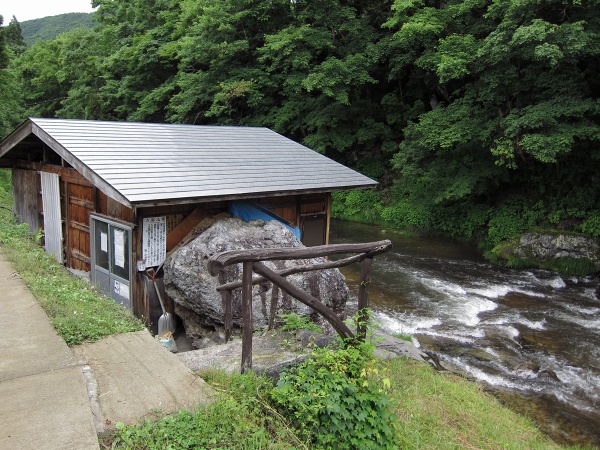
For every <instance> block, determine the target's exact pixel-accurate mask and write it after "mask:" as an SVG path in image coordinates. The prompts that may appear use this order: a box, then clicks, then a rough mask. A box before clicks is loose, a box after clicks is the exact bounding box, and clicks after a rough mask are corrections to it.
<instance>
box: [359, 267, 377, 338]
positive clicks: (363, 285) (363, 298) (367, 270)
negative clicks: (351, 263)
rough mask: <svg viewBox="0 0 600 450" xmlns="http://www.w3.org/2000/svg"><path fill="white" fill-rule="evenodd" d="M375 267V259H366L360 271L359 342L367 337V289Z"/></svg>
mask: <svg viewBox="0 0 600 450" xmlns="http://www.w3.org/2000/svg"><path fill="white" fill-rule="evenodd" d="M372 266H373V258H365V259H364V260H363V262H362V267H361V271H360V285H359V287H358V324H357V326H356V334H357V337H358V339H359V340H361V341H363V342H364V340H365V338H366V336H367V322H368V320H369V314H368V312H367V309H368V308H369V292H368V291H367V287H368V285H369V283H370V281H371V267H372Z"/></svg>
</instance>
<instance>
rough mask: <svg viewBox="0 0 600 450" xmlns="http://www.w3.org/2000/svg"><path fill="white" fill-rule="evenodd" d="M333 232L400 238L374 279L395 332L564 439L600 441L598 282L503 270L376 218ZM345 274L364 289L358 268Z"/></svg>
mask: <svg viewBox="0 0 600 450" xmlns="http://www.w3.org/2000/svg"><path fill="white" fill-rule="evenodd" d="M331 237H332V242H333V243H353V242H368V241H375V240H381V239H390V240H391V241H392V243H393V245H394V247H393V249H392V251H391V252H389V253H386V254H385V255H380V256H378V257H377V258H376V260H375V263H374V265H373V272H372V282H371V284H370V285H369V299H370V302H371V307H372V309H373V311H374V318H375V320H376V321H377V322H379V323H380V325H381V327H382V328H383V329H384V330H385V331H386V332H387V333H392V334H394V333H399V334H403V335H410V336H411V337H412V339H413V340H414V342H416V343H418V345H419V346H420V348H421V349H423V350H427V351H430V352H433V353H435V354H436V355H437V356H438V357H439V359H440V361H441V363H442V365H444V366H446V367H450V368H456V369H457V370H459V371H460V372H461V373H463V374H464V375H465V376H467V377H469V378H472V379H474V380H477V381H479V382H481V383H483V385H485V386H488V387H487V388H486V389H489V390H494V391H495V392H497V393H498V395H499V396H500V394H502V395H501V398H502V400H503V401H504V402H506V403H508V404H510V405H511V406H512V407H514V408H515V409H517V410H518V411H520V412H521V413H523V414H527V415H528V416H529V417H531V418H533V419H534V420H535V421H536V423H538V426H539V427H540V428H541V429H542V430H544V431H545V432H547V433H548V434H550V435H552V436H553V437H554V438H555V439H557V440H559V441H560V442H569V443H571V444H577V443H578V444H580V445H596V446H598V445H600V434H599V430H600V411H599V409H598V399H600V371H599V370H598V367H597V365H596V364H595V361H597V360H598V358H600V349H599V348H598V346H597V345H596V344H595V343H596V342H597V340H598V333H600V322H599V321H598V319H597V317H598V316H597V314H598V312H599V311H600V298H599V297H598V292H599V291H598V289H599V286H600V283H599V281H598V280H597V279H595V278H591V277H588V278H575V277H561V276H559V275H557V274H556V273H552V272H548V271H535V270H527V271H523V270H509V269H505V268H499V267H496V266H493V265H491V264H489V263H488V262H486V261H485V260H484V259H483V258H482V257H481V253H480V252H479V251H478V250H477V249H476V248H473V247H471V246H466V245H462V244H460V243H457V242H456V241H451V240H447V239H441V238H437V237H436V238H431V237H430V238H418V239H417V238H407V237H405V236H401V235H398V234H396V233H393V232H390V231H389V230H385V229H382V228H381V227H377V226H372V225H364V224H358V223H351V222H343V221H332V224H331ZM344 275H345V276H346V282H347V283H348V285H349V286H350V288H351V289H352V290H353V291H354V292H355V293H356V292H357V290H358V287H359V284H358V283H359V271H358V270H357V269H354V268H352V267H348V268H347V269H344Z"/></svg>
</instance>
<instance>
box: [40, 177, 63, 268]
mask: <svg viewBox="0 0 600 450" xmlns="http://www.w3.org/2000/svg"><path fill="white" fill-rule="evenodd" d="M40 176H41V182H42V183H41V184H42V208H43V211H44V241H45V245H44V247H45V249H46V251H47V252H48V253H50V254H51V255H54V257H55V258H56V259H57V260H58V262H59V263H61V264H62V262H63V249H62V247H63V234H62V218H61V215H60V187H59V184H58V174H55V173H48V172H40Z"/></svg>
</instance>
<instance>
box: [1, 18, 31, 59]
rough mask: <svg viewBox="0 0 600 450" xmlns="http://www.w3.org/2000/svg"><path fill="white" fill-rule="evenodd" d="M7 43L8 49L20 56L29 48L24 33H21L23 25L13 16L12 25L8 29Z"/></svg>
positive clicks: (6, 31)
mask: <svg viewBox="0 0 600 450" xmlns="http://www.w3.org/2000/svg"><path fill="white" fill-rule="evenodd" d="M5 33H6V43H7V45H8V47H9V48H10V49H11V50H12V51H13V52H14V53H15V55H20V54H21V53H23V52H24V51H25V49H26V48H27V44H25V40H24V39H23V33H22V31H21V24H20V23H19V22H18V21H17V18H16V17H15V16H13V18H12V19H11V21H10V23H9V24H8V26H7V27H6V30H5Z"/></svg>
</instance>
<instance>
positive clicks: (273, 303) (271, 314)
mask: <svg viewBox="0 0 600 450" xmlns="http://www.w3.org/2000/svg"><path fill="white" fill-rule="evenodd" d="M271 286H273V287H272V290H271V310H270V311H269V330H272V329H273V328H274V327H275V314H276V313H277V300H278V298H279V286H277V285H276V284H274V283H272V284H271Z"/></svg>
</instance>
